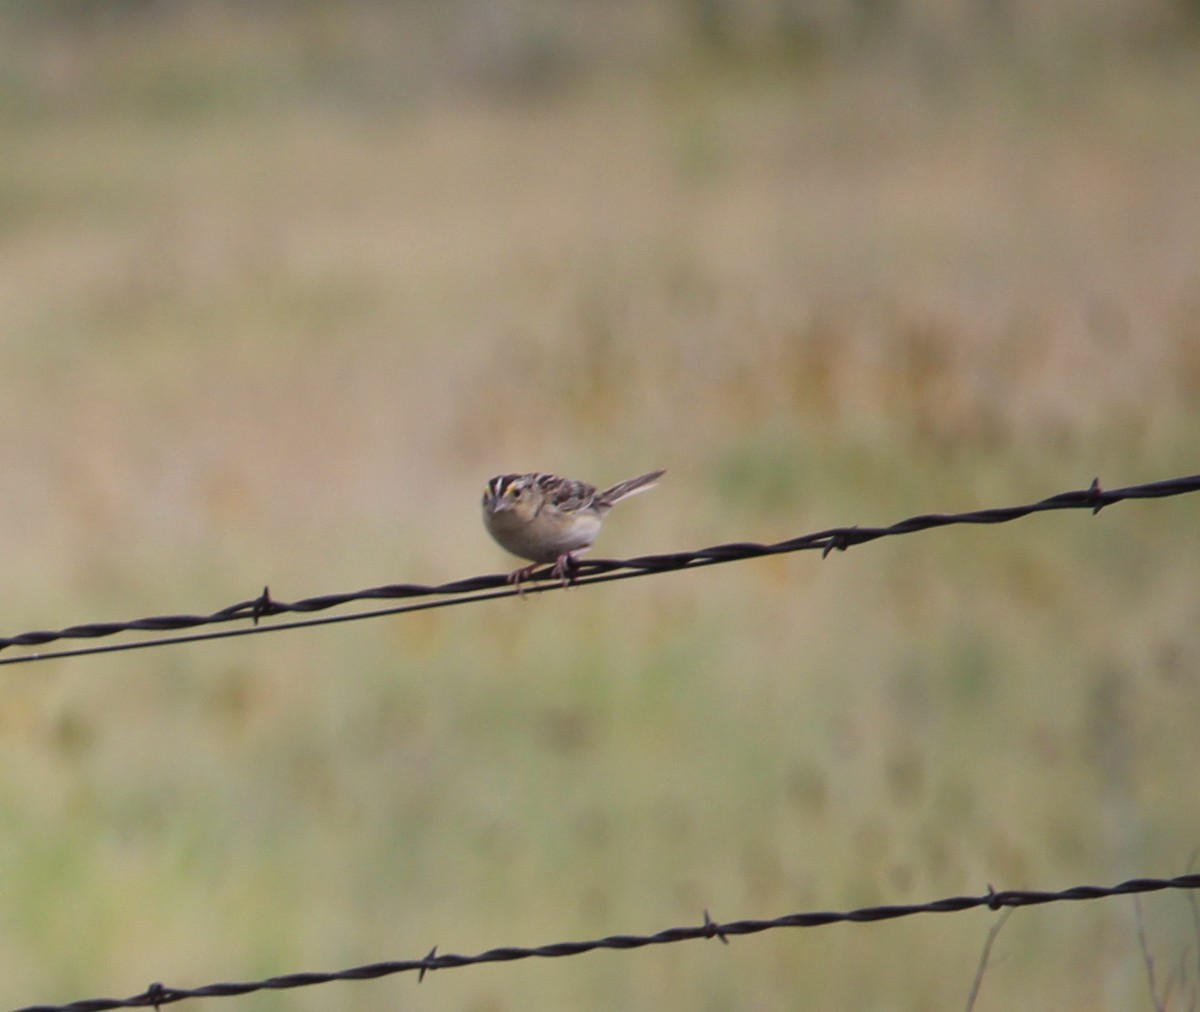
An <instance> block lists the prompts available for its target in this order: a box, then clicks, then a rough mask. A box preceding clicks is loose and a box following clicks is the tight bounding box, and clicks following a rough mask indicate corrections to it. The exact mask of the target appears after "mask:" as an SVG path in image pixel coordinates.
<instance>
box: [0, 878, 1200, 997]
mask: <svg viewBox="0 0 1200 1012" xmlns="http://www.w3.org/2000/svg"><path fill="white" fill-rule="evenodd" d="M1164 889H1200V875H1180V876H1178V877H1176V878H1169V879H1156V878H1140V879H1130V880H1129V881H1128V882H1122V883H1120V884H1119V885H1114V886H1075V887H1074V888H1071V889H1064V890H1061V891H1060V892H1040V891H1034V890H1023V889H1012V890H1006V891H1004V892H996V891H994V890H993V889H991V888H989V889H988V891H987V892H986V893H984V894H983V895H981V896H951V897H948V898H946V899H941V900H933V901H932V902H930V903H914V904H910V905H904V906H880V907H861V908H859V909H857V910H845V911H818V912H812V913H796V914H785V915H784V916H782V917H775V918H771V919H770V920H743V921H728V922H725V923H721V922H718V921H714V920H713V919H712V918H711V917H710V916H709V912H708V911H707V910H705V911H704V920H703V922H702V923H700V924H696V925H690V926H686V927H676V928H667V929H666V930H664V931H659V932H657V933H656V934H653V935H608V936H607V937H605V938H594V939H591V940H589V941H583V942H553V943H551V944H549V945H539V946H536V947H533V948H520V947H516V946H505V947H503V948H497V949H488V950H487V951H486V952H480V953H478V954H476V955H473V956H463V955H459V954H458V953H451V952H443V953H439V952H438V947H437V946H436V945H435V946H434V947H433V948H432V949H430V950H429V952H428V953H427V954H426V955H425V956H422V957H421V958H420V959H399V960H391V961H388V962H382V963H367V964H365V965H363V966H355V967H351V968H350V969H348V970H337V971H333V972H328V973H291V974H286V975H284V976H280V977H268V978H266V979H265V980H255V981H243V982H237V983H224V984H206V985H204V986H203V987H193V988H180V987H169V986H167V985H166V984H162V983H154V984H151V985H150V986H149V987H148V988H146V990H145V991H143V992H142V993H141V994H135V995H132V996H131V997H129V998H85V999H83V1000H81V1001H73V1002H70V1003H69V1004H66V1005H29V1006H26V1007H25V1008H21V1009H16V1010H15V1012H106V1010H108V1009H123V1008H158V1007H159V1006H162V1005H169V1004H173V1003H175V1002H180V1001H184V1000H185V999H188V998H231V997H236V996H239V995H245V994H253V993H254V992H256V991H286V990H290V989H293V988H299V987H312V986H314V985H317V984H328V983H332V982H333V981H339V980H340V981H349V980H378V979H379V978H381V977H390V976H394V975H395V974H400V973H416V974H417V979H418V981H420V980H424V979H425V975H426V974H427V973H430V972H431V971H433V970H450V969H457V968H459V967H463V966H478V965H480V964H481V963H512V962H516V961H518V960H522V959H534V958H541V959H555V958H559V957H563V956H579V955H582V954H583V953H585V952H594V951H596V950H598V949H615V950H619V951H625V950H629V949H642V948H645V947H647V946H650V945H669V944H672V943H675V942H690V941H696V940H699V939H713V938H718V939H720V940H721V941H722V942H724V943H725V944H726V945H728V944H729V940H730V939H731V938H736V937H737V936H739V935H757V934H760V933H761V932H764V931H773V930H776V929H778V928H816V927H821V926H824V925H827V924H842V923H847V922H849V923H856V924H869V923H873V922H875V921H888V920H895V919H897V918H900V917H911V916H913V915H914V914H939V913H941V914H945V913H961V912H962V911H964V910H974V909H978V908H980V907H986V908H987V909H988V910H992V911H999V910H1012V909H1016V908H1018V907H1028V906H1038V905H1041V904H1045V903H1062V902H1070V901H1077V900H1097V899H1105V898H1107V897H1110V896H1127V895H1134V896H1136V895H1140V894H1143V893H1151V892H1159V891H1161V890H1164ZM991 937H992V938H994V937H995V936H994V933H993V934H992V936H991ZM985 960H986V951H985ZM981 969H982V961H981ZM977 978H978V975H977Z"/></svg>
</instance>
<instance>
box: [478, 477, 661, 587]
mask: <svg viewBox="0 0 1200 1012" xmlns="http://www.w3.org/2000/svg"><path fill="white" fill-rule="evenodd" d="M666 473H667V472H666V471H665V470H663V471H651V472H649V473H648V474H643V475H639V476H638V477H637V478H630V479H629V480H628V481H623V482H621V483H620V484H618V485H614V486H613V487H612V488H606V489H605V490H604V491H603V492H598V491H596V486H595V485H589V484H588V483H587V482H583V481H572V480H571V479H569V478H560V477H558V475H555V474H541V473H535V474H501V475H498V476H497V477H495V478H493V479H492V480H491V481H489V482H488V484H487V488H486V489H485V490H484V493H483V523H484V526H486V527H487V529H488V533H489V534H491V536H492V537H493V538H495V539H496V541H497V542H498V543H499V544H500V546H501V547H502V548H505V549H507V550H508V551H510V552H512V553H513V555H519V556H521V558H523V559H530V560H531V561H532V562H533V565H531V566H525V567H523V568H521V569H518V570H516V571H515V572H513V573H510V574H509V577H508V580H509V583H512V584H515V585H516V587H517V590H518V591H520V589H521V581H522V580H524V579H526V578H527V577H528V576H529V575H530V574H531V573H532V572H533V571H534V570H535V569H537V567H538V566H539V565H542V564H545V563H550V562H553V563H554V570H553V572H554V575H555V576H557V577H559V578H560V579H561V580H562V581H563V583H564V584H566V583H569V582H570V569H571V567H572V565H574V563H575V559H576V556H577V555H579V554H581V553H582V552H584V551H586V550H587V549H588V548H590V547H591V546H592V542H593V541H595V540H596V535H597V534H599V533H600V525H601V523H602V522H603V520H604V517H605V514H607V513H608V511H609V510H610V509H612V508H613V506H614V505H615V504H616V503H618V502H620V501H621V500H622V499H625V498H626V497H628V496H631V495H636V494H637V493H638V492H645V491H647V490H648V489H651V488H653V487H654V483H655V482H656V481H658V479H659V478H661V477H662V476H663V475H664V474H666Z"/></svg>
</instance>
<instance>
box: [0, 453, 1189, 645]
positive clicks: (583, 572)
mask: <svg viewBox="0 0 1200 1012" xmlns="http://www.w3.org/2000/svg"><path fill="white" fill-rule="evenodd" d="M1197 491H1200V474H1194V475H1190V476H1188V477H1184V478H1169V479H1167V480H1164V481H1155V482H1149V483H1146V484H1142V485H1130V486H1128V487H1127V488H1118V489H1104V488H1101V486H1100V479H1099V478H1097V479H1095V480H1094V481H1093V482H1092V484H1091V485H1090V486H1089V487H1088V488H1086V489H1079V490H1076V491H1072V492H1060V493H1059V494H1058V495H1053V496H1050V497H1049V498H1048V499H1042V500H1040V501H1038V502H1034V503H1028V504H1026V505H1023V506H1001V507H997V508H993V509H983V510H972V511H969V512H966V513H925V514H921V515H919V516H914V517H909V518H908V519H907V520H901V521H900V522H899V523H895V524H892V525H891V526H889V527H858V526H852V527H835V528H830V529H828V530H824V531H816V532H814V533H812V534H803V535H801V536H799V537H795V538H789V539H788V540H786V541H778V542H775V543H774V544H769V545H764V544H758V543H755V542H745V541H740V542H731V543H729V544H723V545H714V546H712V547H710V548H700V549H696V550H694V551H685V552H671V553H669V554H665V555H639V556H636V557H634V558H631V559H591V560H588V561H586V562H578V563H576V565H575V568H574V570H573V572H572V574H571V583H572V585H573V586H586V585H589V584H594V583H605V582H609V581H612V580H628V579H633V578H635V577H641V576H651V575H657V574H661V573H670V572H676V571H678V570H681V569H698V568H701V567H703V566H715V565H720V564H722V563H727V562H740V561H744V560H747V559H759V558H763V557H766V556H771V555H784V554H787V553H789V552H803V551H819V552H820V553H821V555H822V557H824V556H827V555H829V553H830V552H832V551H835V550H836V551H845V550H846V549H848V548H851V547H852V546H854V545H864V544H867V543H868V542H871V541H877V540H879V539H880V538H889V537H898V536H900V535H903V534H915V533H917V532H919V531H928V530H933V529H935V528H940V527H951V526H955V525H960V524H976V525H977V524H1001V523H1009V522H1011V521H1013V520H1020V519H1021V518H1023V517H1027V516H1030V515H1032V514H1035V513H1046V512H1050V511H1053V510H1079V509H1084V510H1091V512H1092V513H1093V515H1094V514H1096V513H1099V512H1100V510H1102V509H1103V508H1104V507H1106V506H1111V505H1112V504H1114V503H1118V502H1124V501H1126V500H1130V499H1165V498H1168V497H1170V496H1178V495H1184V494H1186V493H1189V492H1197ZM561 586H562V584H561V583H560V581H559V580H558V578H557V577H556V576H554V575H553V574H552V571H551V567H549V566H547V567H545V568H543V569H541V570H538V571H537V572H535V573H533V574H532V575H531V576H530V577H528V578H527V579H525V580H523V581H522V583H521V588H520V590H519V591H518V589H517V588H515V587H514V586H513V585H512V583H510V582H509V579H508V577H507V575H505V574H491V575H485V576H473V577H468V578H467V579H464V580H455V581H453V582H451V583H442V584H437V585H429V584H422V583H392V584H387V585H385V586H382V587H371V588H368V589H366V590H356V591H351V592H349V593H341V594H322V595H320V596H317V597H308V598H304V599H302V600H299V601H279V600H276V599H275V598H273V597H272V596H271V592H270V590H269V588H266V587H264V588H263V591H262V593H261V594H259V595H258V596H257V597H255V598H251V599H250V600H246V601H239V602H237V603H236V604H231V605H228V606H226V607H224V608H221V609H219V610H217V611H215V612H212V613H211V614H208V615H196V614H182V615H179V614H177V615H156V616H151V617H148V618H137V619H132V620H129V621H125V622H89V623H87V624H84V625H73V626H67V627H65V628H62V629H57V630H39V631H34V632H25V633H19V634H17V635H15V636H2V637H0V651H3V650H6V649H8V648H10V647H33V646H42V645H44V644H46V643H54V642H57V641H59V640H71V639H85V640H86V639H99V638H103V637H108V636H115V635H118V634H120V633H128V632H156V633H161V632H171V631H175V630H180V629H196V628H199V627H202V626H212V625H220V624H225V623H230V622H247V621H249V622H250V623H252V624H251V625H250V626H249V627H246V628H241V629H232V630H221V631H218V632H208V633H190V634H185V635H181V636H169V637H159V638H155V639H148V640H138V641H131V642H123V643H117V644H111V645H105V646H92V647H76V648H70V649H60V650H54V651H43V652H34V653H28V654H22V655H18V656H12V657H0V665H3V664H23V663H28V662H31V661H45V660H51V659H57V658H64V657H81V656H84V655H88V654H99V653H110V652H116V651H121V650H136V649H141V648H145V647H160V646H168V645H173V644H180V643H195V642H199V641H203V640H212V639H224V638H229V637H234V636H249V635H255V634H259V633H267V632H279V631H281V630H284V629H300V628H311V627H313V626H318V625H330V624H333V623H338V622H356V621H361V620H363V619H369V618H382V617H385V616H388V615H400V614H404V613H406V612H412V611H423V610H428V609H431V608H447V607H452V606H455V605H462V604H470V603H473V602H477V601H488V600H493V599H495V598H498V597H509V596H512V595H514V594H517V593H523V594H536V593H544V592H546V591H551V590H558V589H560V588H561ZM426 597H432V598H437V600H433V601H421V602H419V603H414V604H404V605H397V606H395V607H391V608H381V609H376V610H373V611H364V612H355V613H353V614H349V615H333V616H325V617H321V618H313V619H302V620H298V621H291V622H280V623H272V624H269V625H263V624H262V622H263V620H264V619H268V618H273V617H275V616H278V615H295V614H309V613H312V612H321V611H328V610H329V609H332V608H341V607H344V606H345V605H348V604H355V603H357V602H360V601H386V600H396V599H407V598H426Z"/></svg>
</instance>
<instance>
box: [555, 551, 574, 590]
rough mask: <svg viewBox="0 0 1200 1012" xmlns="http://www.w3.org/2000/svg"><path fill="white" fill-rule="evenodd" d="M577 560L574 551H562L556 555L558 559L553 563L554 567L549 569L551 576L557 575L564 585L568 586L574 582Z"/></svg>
mask: <svg viewBox="0 0 1200 1012" xmlns="http://www.w3.org/2000/svg"><path fill="white" fill-rule="evenodd" d="M576 564H577V560H576V558H575V553H574V552H564V553H563V554H562V555H560V556H559V557H558V561H557V562H555V563H554V568H553V569H552V570H551V571H550V573H551V575H552V576H557V577H558V578H559V579H560V580H562V585H563V586H564V587H569V586H571V584H573V583H574V582H575V574H574V570H575V566H576Z"/></svg>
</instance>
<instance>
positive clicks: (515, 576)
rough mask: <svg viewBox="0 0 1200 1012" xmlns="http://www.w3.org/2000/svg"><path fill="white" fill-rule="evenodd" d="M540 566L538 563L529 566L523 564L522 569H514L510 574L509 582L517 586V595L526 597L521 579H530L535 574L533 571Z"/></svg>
mask: <svg viewBox="0 0 1200 1012" xmlns="http://www.w3.org/2000/svg"><path fill="white" fill-rule="evenodd" d="M537 568H538V563H536V562H535V563H533V564H532V565H529V566H522V567H521V568H520V569H514V570H513V571H512V572H511V573H509V574H508V582H509V583H511V584H512V585H513V587H515V588H516V591H517V597H519V598H522V599H524V597H525V591H523V590H522V589H521V581H522V580H528V579H529V577H530V576H532V575H533V571H534V570H535V569H537Z"/></svg>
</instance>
